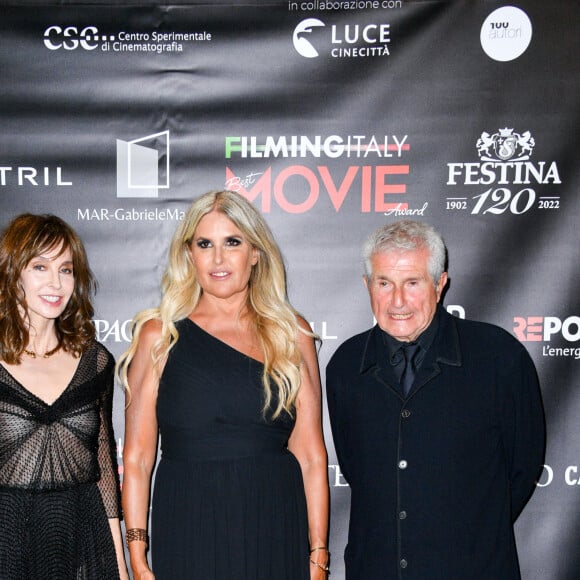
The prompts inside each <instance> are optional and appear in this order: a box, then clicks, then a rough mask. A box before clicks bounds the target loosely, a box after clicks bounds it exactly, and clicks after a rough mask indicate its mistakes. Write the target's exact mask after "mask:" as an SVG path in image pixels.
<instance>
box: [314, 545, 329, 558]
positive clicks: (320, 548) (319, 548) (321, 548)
mask: <svg viewBox="0 0 580 580" xmlns="http://www.w3.org/2000/svg"><path fill="white" fill-rule="evenodd" d="M316 550H326V551H327V552H328V548H327V547H326V546H318V547H317V548H312V549H311V550H310V553H311V554H312V552H316ZM328 555H329V556H330V552H328Z"/></svg>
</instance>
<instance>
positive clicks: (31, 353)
mask: <svg viewBox="0 0 580 580" xmlns="http://www.w3.org/2000/svg"><path fill="white" fill-rule="evenodd" d="M60 347H61V344H60V342H59V343H58V344H57V345H56V346H55V347H54V348H52V349H50V350H47V351H46V352H45V353H44V354H43V355H42V358H49V357H51V356H52V355H53V354H56V353H57V352H58V351H59V350H60ZM24 352H25V353H26V354H27V355H28V356H29V357H30V358H36V357H38V356H41V355H39V354H37V353H35V352H34V351H33V350H28V349H26V348H25V349H24Z"/></svg>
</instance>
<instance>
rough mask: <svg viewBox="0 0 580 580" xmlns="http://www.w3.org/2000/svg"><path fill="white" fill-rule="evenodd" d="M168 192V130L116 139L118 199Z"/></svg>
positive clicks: (152, 195) (155, 195)
mask: <svg viewBox="0 0 580 580" xmlns="http://www.w3.org/2000/svg"><path fill="white" fill-rule="evenodd" d="M160 189H169V131H162V132H160V133H153V134H152V135H146V136H145V137H140V138H138V139H133V140H132V141H122V140H120V139H117V197H158V196H159V190H160Z"/></svg>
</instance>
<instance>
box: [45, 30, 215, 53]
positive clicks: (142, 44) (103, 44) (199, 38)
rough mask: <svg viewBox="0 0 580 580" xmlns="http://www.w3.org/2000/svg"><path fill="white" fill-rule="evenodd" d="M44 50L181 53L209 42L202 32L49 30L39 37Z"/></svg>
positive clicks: (205, 32)
mask: <svg viewBox="0 0 580 580" xmlns="http://www.w3.org/2000/svg"><path fill="white" fill-rule="evenodd" d="M43 39H44V46H45V47H46V48H47V49H48V50H53V51H55V50H77V49H80V50H86V51H89V52H90V51H93V50H96V49H100V50H101V51H102V52H149V53H150V52H154V53H158V54H159V53H162V52H165V53H166V52H183V50H184V48H185V47H186V45H187V44H191V43H195V42H210V41H211V33H210V32H207V31H202V32H159V31H156V30H154V31H152V32H126V31H124V30H121V31H119V32H116V33H114V34H103V33H101V32H100V31H99V29H98V28H97V27H96V26H85V27H84V28H78V27H77V26H59V25H54V26H49V27H48V28H47V29H46V30H45V31H44V35H43Z"/></svg>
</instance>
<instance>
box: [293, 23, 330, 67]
mask: <svg viewBox="0 0 580 580" xmlns="http://www.w3.org/2000/svg"><path fill="white" fill-rule="evenodd" d="M318 26H325V24H324V22H322V21H321V20H318V18H307V19H306V20H303V21H302V22H301V23H300V24H298V26H297V27H296V28H295V29H294V34H293V35H292V42H293V43H294V48H295V49H296V52H297V53H298V54H300V55H301V56H303V57H304V58H316V57H317V56H318V51H317V50H316V49H315V48H314V46H313V45H312V43H311V42H310V41H309V40H308V39H307V38H306V37H305V36H304V34H306V33H307V34H311V33H312V28H315V27H318Z"/></svg>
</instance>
